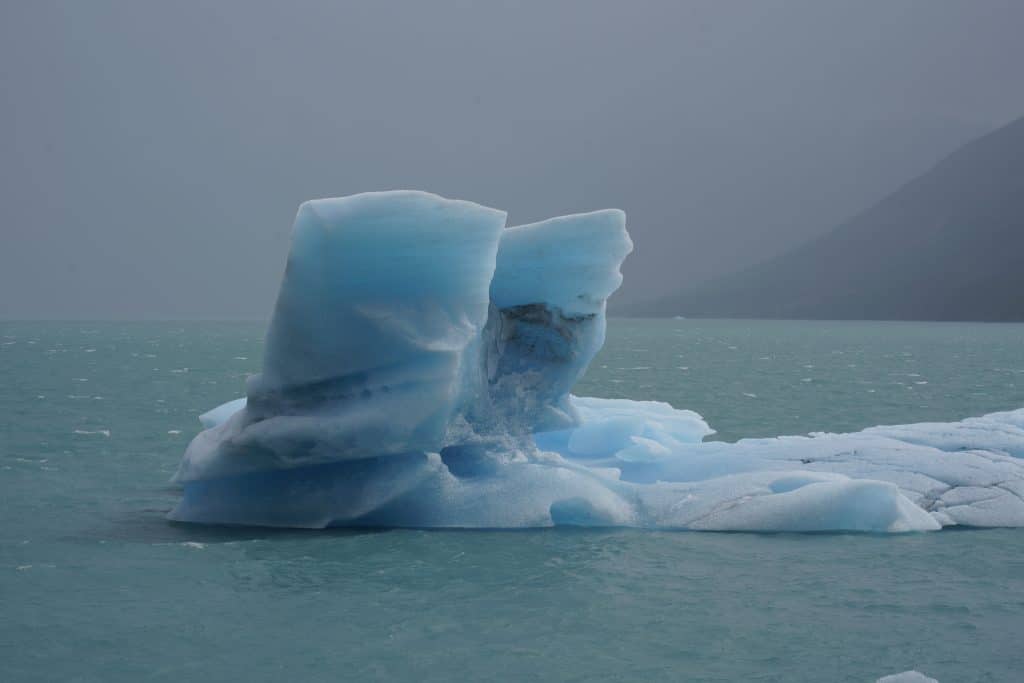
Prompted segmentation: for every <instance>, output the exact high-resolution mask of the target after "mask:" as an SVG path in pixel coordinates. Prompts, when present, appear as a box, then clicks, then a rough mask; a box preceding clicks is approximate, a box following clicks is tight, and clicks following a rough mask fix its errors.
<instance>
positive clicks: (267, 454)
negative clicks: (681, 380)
mask: <svg viewBox="0 0 1024 683" xmlns="http://www.w3.org/2000/svg"><path fill="white" fill-rule="evenodd" d="M625 221H626V217H625V214H624V213H623V212H621V211H618V210H603V211H595V212H592V213H584V214H576V215H571V216H562V217H558V218H553V219H550V220H546V221H541V222H539V223H533V224H530V225H523V226H517V227H505V213H504V212H502V211H498V210H496V209H491V208H487V207H483V206H480V205H478V204H473V203H471V202H465V201H454V200H450V199H445V198H442V197H439V196H437V195H432V194H428V193H424V192H412V191H395V192H378V193H367V194H360V195H354V196H351V197H344V198H336V199H320V200H314V201H309V202H306V203H304V204H303V205H302V206H301V207H300V208H299V211H298V214H297V215H296V219H295V224H294V229H293V235H292V245H291V251H290V253H289V257H288V262H287V266H286V269H285V273H284V277H283V281H282V284H281V288H280V291H279V294H278V299H277V303H276V306H275V309H274V314H273V317H272V319H271V322H270V325H269V330H268V332H267V343H266V349H265V356H264V359H263V368H262V372H261V373H260V374H259V375H256V376H253V377H251V378H250V379H249V381H248V382H247V385H246V396H245V397H244V398H240V399H236V400H234V401H231V402H229V403H226V404H224V405H222V406H219V407H216V408H214V409H213V410H210V411H209V412H206V413H204V414H203V415H202V416H201V417H200V421H201V423H202V426H203V427H204V428H205V429H204V431H202V432H200V433H199V434H198V435H197V436H196V437H195V438H194V439H193V441H192V442H191V443H190V445H189V446H188V449H187V450H186V452H185V455H184V457H183V459H182V462H181V465H180V467H179V469H178V472H177V474H176V475H175V480H176V482H177V483H178V484H179V485H180V486H181V489H182V497H181V500H180V501H179V503H178V504H177V505H176V507H175V508H174V509H173V510H172V511H171V512H170V513H169V517H170V518H171V519H172V520H176V521H182V522H197V523H213V524H242V525H261V526H285V527H307V528H322V527H328V526H362V527H393V526H402V527H467V528H516V527H543V526H557V525H570V526H633V527H644V528H663V529H691V530H708V531H711V530H720V531H758V532H774V531H861V532H907V531H928V530H936V529H940V528H942V527H947V526H955V525H959V526H1024V410H1018V411H1013V412H1005V413H995V414H992V415H987V416H984V417H979V418H970V419H966V420H963V421H961V422H956V423H948V424H938V423H936V424H917V425H903V426H888V427H872V428H870V429H866V430H863V431H861V432H856V433H850V434H825V433H816V434H811V435H808V436H789V437H778V438H774V439H745V440H741V441H737V442H734V443H727V442H717V441H705V438H706V437H708V436H710V435H711V434H713V433H714V432H713V430H712V429H711V428H710V427H709V426H708V424H707V423H706V422H705V421H704V420H703V418H701V416H700V415H698V414H696V413H694V412H692V411H688V410H680V409H677V408H674V407H672V406H670V405H668V404H665V403H659V402H655V401H630V400H623V399H599V398H587V397H582V396H574V395H573V394H572V393H571V391H572V388H573V385H574V384H575V383H576V382H577V381H578V380H579V378H580V377H581V376H582V375H583V373H584V372H585V371H586V369H587V366H588V365H589V363H590V361H591V360H592V359H593V358H594V356H595V354H596V353H597V352H598V350H600V348H601V346H602V344H603V342H604V335H605V328H606V319H605V308H606V302H607V300H608V297H609V296H611V295H612V294H613V293H614V292H615V290H616V289H617V288H618V287H619V285H620V284H621V282H622V275H621V273H620V270H619V269H620V266H621V264H622V262H623V260H624V259H625V258H626V256H627V255H628V254H629V253H630V251H631V250H632V246H633V245H632V242H631V241H630V238H629V235H628V233H627V231H626V223H625Z"/></svg>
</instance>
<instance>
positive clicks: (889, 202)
mask: <svg viewBox="0 0 1024 683" xmlns="http://www.w3.org/2000/svg"><path fill="white" fill-rule="evenodd" d="M626 313H627V314H633V315H687V316H712V317H762V318H821V319H881V320H894V319H905V320H1024V118H1021V119H1017V120H1016V121H1014V122H1012V123H1010V124H1008V125H1006V126H1004V127H1002V128H999V129H998V130H995V131H993V132H992V133H989V134H988V135H985V136H983V137H981V138H979V139H977V140H975V141H973V142H971V143H969V144H967V145H965V146H964V147H962V148H960V149H959V150H958V151H956V152H954V153H953V154H951V155H950V156H949V157H947V158H946V159H944V160H943V161H942V162H940V163H939V164H938V165H936V166H935V167H934V168H933V169H932V170H930V171H928V172H927V173H925V174H924V175H922V176H920V177H918V178H917V179H915V180H913V181H911V182H910V183H908V184H907V185H905V186H903V187H902V188H900V189H899V190H897V191H896V192H895V193H893V194H892V195H890V196H889V197H887V198H886V199H884V200H882V201H881V202H879V203H878V204H876V205H875V206H873V207H871V208H870V209H868V210H867V211H865V212H863V213H861V214H859V215H857V216H855V217H854V218H853V219H851V220H850V221H848V222H847V223H845V224H843V225H841V226H839V227H838V228H836V229H835V230H833V231H832V232H830V233H827V234H826V235H824V236H822V237H820V238H818V239H816V240H813V241H811V242H808V243H806V244H804V245H803V246H801V247H799V248H797V249H795V250H793V251H791V252H788V253H786V254H784V255H782V256H780V257H778V258H775V259H772V260H770V261H767V262H764V263H761V264H759V265H756V266H754V267H752V268H749V269H747V270H744V271H741V272H740V273H737V274H734V275H728V276H723V277H720V278H716V279H713V280H710V281H708V282H706V283H704V284H702V285H699V286H697V287H695V288H691V289H689V290H686V291H684V292H682V293H680V294H679V295H676V296H672V297H668V298H666V299H663V300H660V301H657V302H652V303H650V304H647V305H638V306H634V307H632V308H631V309H630V310H628V311H626Z"/></svg>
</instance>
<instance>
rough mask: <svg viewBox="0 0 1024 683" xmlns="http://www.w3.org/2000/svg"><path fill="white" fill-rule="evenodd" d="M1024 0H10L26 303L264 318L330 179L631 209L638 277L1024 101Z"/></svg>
mask: <svg viewBox="0 0 1024 683" xmlns="http://www.w3.org/2000/svg"><path fill="white" fill-rule="evenodd" d="M1022 35H1024V3H1022V2H1017V1H1012V0H1008V1H1006V2H987V1H985V2H982V1H977V0H973V1H967V0H964V1H962V2H939V1H934V0H922V1H920V2H896V1H894V2H883V1H881V0H879V1H877V2H836V3H831V2H821V1H820V0H815V1H809V2H767V1H764V2H762V1H758V2H718V1H717V0H716V1H714V2H701V3H693V2H682V1H678V2H639V1H636V0H633V1H629V2H626V1H623V2H596V1H587V2H558V1H553V0H548V1H543V2H541V1H538V2H524V3H516V2H483V1H480V2H436V1H431V2H403V3H390V2H379V1H377V2H369V1H367V2H359V3H348V2H340V1H338V2H307V1H295V2H283V1H282V2H274V3H269V2H255V1H252V0H247V1H244V2H224V1H221V2H213V1H211V2H142V1H140V0H125V1H124V2H100V1H85V0H81V1H72V2H62V3H54V2H46V1H42V0H22V1H18V0H0V85H2V89H0V97H2V98H3V99H2V103H0V231H2V233H0V234H2V247H0V317H7V318H11V317H15V318H25V317H31V318H68V317H76V318H134V317H147V318H153V317H156V318H160V317H184V318H192V317H214V318H217V317H230V318H238V317H243V318H244V317H262V316H264V315H266V314H267V313H268V312H269V310H270V307H271V306H272V304H273V299H274V295H275V292H276V289H277V284H278V281H279V279H280V275H281V271H282V268H283V264H284V259H285V256H286V252H287V246H288V233H289V230H290V227H291V221H292V218H293V217H294V213H295V209H296V207H297V206H298V204H299V203H300V202H301V201H303V200H304V199H309V198H314V197H325V196H338V195H345V194H351V193H354V192H360V191H365V190H378V189H394V188H417V189H424V190H430V191H433V192H437V193H440V194H443V195H446V196H450V197H458V198H465V199H471V200H474V201H477V202H480V203H483V204H488V205H491V206H495V207H499V208H503V209H506V210H508V211H509V214H510V215H509V220H510V222H512V223H520V222H527V221H532V220H538V219H541V218H545V217H548V216H551V215H556V214H562V213H570V212H576V211H584V210H591V209H597V208H604V207H618V208H622V209H624V210H625V211H626V212H627V215H628V221H629V228H630V232H631V233H632V235H633V239H634V242H635V243H636V251H635V253H634V255H633V256H631V257H630V259H629V260H628V261H627V264H626V267H625V268H624V272H625V275H626V285H625V287H624V289H623V291H622V292H621V296H622V297H623V299H643V298H648V297H653V296H657V295H660V294H663V293H666V292H670V291H673V290H676V289H679V288H681V287H683V286H686V285H688V284H691V283H693V282H695V281H697V280H700V279H702V278H706V277H708V276H709V275H711V274H713V273H715V272H716V271H720V270H733V269H736V268H739V267H742V266H744V265H747V264H750V263H752V262H754V261H757V260H759V259H760V258H763V257H765V256H768V255H771V254H773V253H778V252H779V251H781V250H784V249H787V248H789V247H791V246H793V245H794V244H795V243H797V242H799V241H801V240H803V239H806V238H808V237H810V236H813V235H815V234H819V233H821V232H824V231H826V230H828V229H830V228H832V227H834V226H835V225H836V224H837V223H838V222H840V221H842V220H843V219H844V218H847V217H849V216H850V215H851V214H853V213H855V212H857V211H859V210H860V209H863V208H866V206H867V205H869V204H870V203H872V202H873V201H875V200H877V199H879V198H881V197H882V196H884V194H886V193H887V192H889V191H891V190H893V189H895V188H896V187H897V186H898V185H899V184H900V183H902V182H905V181H906V180H909V179H910V178H911V177H913V176H914V175H916V174H918V173H920V172H922V171H924V170H926V169H927V168H928V167H929V166H930V165H931V164H933V163H934V162H935V161H937V160H938V159H939V158H941V157H942V156H943V155H945V154H946V153H948V152H950V151H952V150H953V149H954V148H955V147H957V146H958V145H960V144H962V143H963V142H966V141H967V140H969V139H971V138H972V137H974V136H976V135H978V134H981V133H984V132H986V131H988V130H991V129H992V128H994V127H997V126H999V125H1002V124H1004V123H1006V122H1008V121H1010V120H1011V119H1014V118H1017V117H1018V116H1020V115H1022V114H1024V78H1022V65H1024V39H1022Z"/></svg>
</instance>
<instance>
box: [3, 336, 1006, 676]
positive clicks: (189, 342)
mask: <svg viewBox="0 0 1024 683" xmlns="http://www.w3.org/2000/svg"><path fill="white" fill-rule="evenodd" d="M261 338H262V325H259V324H250V323H237V324H226V323H187V324H182V323H145V324H144V323H135V324H116V323H0V373H2V374H0V376H2V378H3V383H2V384H0V439H2V441H0V494H2V504H0V521H2V522H3V524H2V525H0V609H2V613H0V680H3V681H7V680H11V681H23V680H24V681H35V680H38V681H50V680H83V681H94V680H95V681H138V680H157V681H164V680H167V681H170V680H174V681H178V680H183V679H184V680H194V679H199V678H205V679H208V680H247V681H280V680H318V681H319V680H323V681H328V680H330V681H337V680H353V679H355V680H365V679H402V680H437V681H447V680H453V679H460V678H461V679H468V680H477V679H484V680H486V679H514V680H522V679H528V680H530V679H532V680H553V679H559V680H579V681H583V680H691V681H740V680H761V681H808V682H809V681H815V682H820V681H873V680H874V679H875V678H877V677H878V676H881V675H883V674H887V673H894V672H897V671H902V670H905V669H910V668H916V669H918V670H921V671H924V672H926V673H928V674H929V675H931V676H933V677H935V678H938V679H939V680H940V681H943V682H944V683H949V682H950V681H1017V680H1020V672H1021V671H1024V651H1022V648H1020V645H1019V639H1020V634H1021V633H1022V632H1024V530H985V531H947V532H941V533H935V534H925V535H908V536H894V537H888V536H858V535H827V534H826V535H803V536H801V535H789V534H778V535H750V534H697V533H656V532H643V531H630V530H615V531H596V530H594V531H583V530H562V529H559V530H541V531H516V532H456V531H444V532H438V531H432V532H427V531H406V530H397V531H385V532H375V533H348V532H268V531H265V530H231V529H210V528H195V527H186V526H175V525H171V524H168V523H167V522H165V521H164V519H163V513H164V512H165V511H166V510H167V509H168V508H169V507H170V506H171V504H172V502H173V501H174V499H175V495H176V493H175V491H174V490H173V489H171V488H170V487H168V486H167V480H168V478H169V477H170V475H171V474H172V473H173V471H174V468H175V466H176V465H177V461H178V458H179V457H180V455H181V451H182V449H183V448H184V446H185V444H186V443H187V441H188V439H189V438H191V436H192V435H193V434H194V433H195V432H196V428H197V422H196V416H197V415H198V414H199V413H200V412H203V411H204V410H206V409H207V408H209V407H212V406H213V405H215V404H216V403H218V402H220V401H224V400H227V399H229V398H234V397H235V396H237V395H238V394H239V393H240V391H241V387H242V381H243V379H244V377H245V375H246V374H247V373H250V372H254V371H255V370H256V369H257V368H258V366H259V357H260V352H261V346H262V341H261ZM579 393H582V394H591V395H599V396H625V397H630V398H657V399H661V400H668V401H670V402H672V403H673V404H675V405H677V406H679V407H687V408H692V409H695V410H697V411H698V412H700V413H701V414H703V415H704V416H705V417H706V418H707V419H708V421H709V422H710V423H711V425H712V426H713V427H716V428H717V429H718V430H719V432H720V433H719V438H726V439H735V438H738V437H740V436H767V435H775V434H781V433H799V432H806V431H809V430H821V429H828V430H851V429H859V428H862V427H865V426H869V425H873V424H878V423H902V422H910V421H917V420H952V419H958V418H961V417H965V416H967V415H971V414H981V413H984V412H990V411H994V410H1002V409H1008V408H1015V407H1019V406H1022V405H1024V326H1021V325H977V324H964V325H958V324H916V323H915V324H898V323H797V322H739V321H691V320H678V321H676V320H668V321H612V322H611V325H610V329H609V335H608V343H607V346H606V348H605V350H604V351H603V352H602V354H601V356H599V358H598V359H597V360H596V361H595V363H594V365H593V367H592V369H591V371H590V372H589V373H588V375H587V377H586V378H585V379H584V381H583V382H582V383H581V385H580V387H579Z"/></svg>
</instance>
